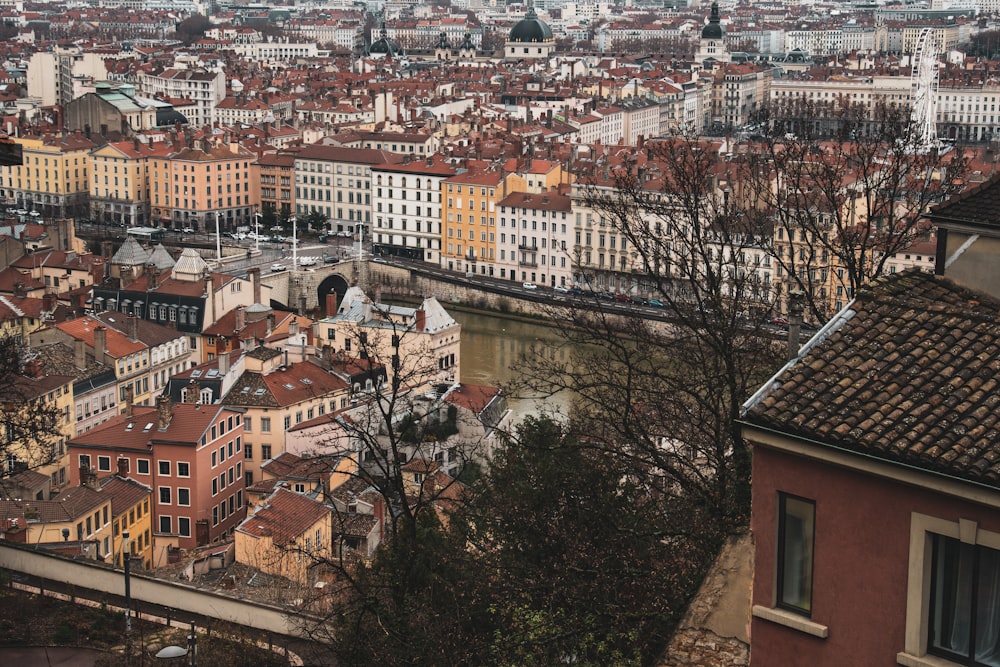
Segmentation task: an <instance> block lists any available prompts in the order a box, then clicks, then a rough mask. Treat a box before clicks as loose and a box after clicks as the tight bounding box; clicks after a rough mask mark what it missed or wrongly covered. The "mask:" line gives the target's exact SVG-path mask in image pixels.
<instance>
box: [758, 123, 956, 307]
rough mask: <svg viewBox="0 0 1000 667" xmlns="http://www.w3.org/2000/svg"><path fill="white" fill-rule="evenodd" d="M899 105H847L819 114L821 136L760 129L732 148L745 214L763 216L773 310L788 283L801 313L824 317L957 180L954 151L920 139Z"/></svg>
mask: <svg viewBox="0 0 1000 667" xmlns="http://www.w3.org/2000/svg"><path fill="white" fill-rule="evenodd" d="M908 114H909V112H908V111H907V110H905V109H897V108H889V107H884V106H880V107H876V108H875V109H874V110H873V111H872V113H867V112H866V111H865V110H864V109H862V108H858V107H853V106H848V107H844V108H843V109H842V112H841V113H838V114H836V115H835V116H833V117H832V118H831V117H828V119H829V120H832V121H833V122H834V124H833V125H832V126H831V129H832V131H833V136H832V137H831V138H830V139H827V140H824V141H818V140H815V139H812V138H811V137H809V136H802V137H799V136H791V135H787V134H786V135H785V136H778V135H776V133H775V132H774V130H771V131H767V130H765V137H764V139H763V140H762V141H761V142H759V143H754V144H752V145H751V146H750V147H749V150H747V151H745V152H744V153H743V154H742V155H741V156H740V159H741V160H744V161H745V162H746V163H747V173H748V174H752V175H753V179H752V180H751V181H750V187H751V188H752V190H753V192H754V195H755V197H756V198H757V206H756V207H755V208H754V210H753V211H751V212H750V214H753V215H757V216H760V217H762V218H766V219H767V220H770V222H771V223H772V224H773V234H772V244H773V246H772V248H771V251H770V254H771V257H772V259H773V261H774V262H775V263H776V264H777V266H778V272H779V274H780V276H781V277H782V278H783V279H782V280H779V281H776V282H777V286H778V288H779V289H780V290H781V291H780V293H779V294H778V295H777V296H778V301H779V307H780V308H781V309H782V310H786V309H787V305H786V301H787V295H788V293H789V291H792V290H798V291H801V292H803V293H804V294H805V295H806V306H807V308H808V313H809V315H810V317H811V319H814V320H815V321H816V322H825V321H826V320H827V319H828V318H829V317H830V316H832V315H833V313H834V312H835V311H836V310H837V309H838V305H837V304H838V303H839V304H840V305H841V306H842V305H843V304H846V303H847V301H848V300H849V298H850V296H851V295H853V294H854V293H855V292H856V291H857V290H858V289H859V288H860V287H863V286H865V285H867V284H869V283H871V282H872V281H873V280H875V279H877V278H878V277H879V276H881V275H883V274H884V273H885V271H886V262H887V261H888V260H890V259H891V258H892V257H893V256H895V255H897V254H899V253H902V252H904V251H906V250H907V249H908V248H910V247H911V246H912V245H913V244H914V243H916V242H918V241H920V240H924V239H927V238H929V236H930V234H931V231H932V229H931V225H930V223H929V221H928V220H927V218H926V216H927V213H928V212H929V210H930V208H931V207H932V206H934V205H936V204H938V203H940V202H942V201H944V200H946V199H948V198H950V197H951V196H952V195H954V194H956V193H958V192H959V191H961V190H962V189H963V188H964V187H965V182H966V179H965V174H966V172H967V170H968V159H967V158H966V156H965V154H964V152H963V151H961V150H956V149H951V147H950V146H945V145H933V146H926V145H923V142H924V140H923V138H922V137H921V135H920V132H919V127H918V124H917V123H915V122H913V121H912V120H911V119H910V118H909V115H908ZM781 125H782V123H781V121H780V118H779V119H775V123H774V126H777V127H780V126H781ZM758 224H759V225H760V226H765V225H766V224H767V223H766V222H765V221H764V220H763V219H762V220H761V221H760V222H759V223H758ZM838 288H840V291H842V292H843V297H842V298H840V299H839V300H838V299H837V296H836V292H837V290H838Z"/></svg>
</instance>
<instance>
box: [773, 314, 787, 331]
mask: <svg viewBox="0 0 1000 667" xmlns="http://www.w3.org/2000/svg"><path fill="white" fill-rule="evenodd" d="M771 324H773V325H774V326H776V327H782V328H787V327H788V320H786V319H785V318H784V317H779V316H778V315H775V316H774V317H772V318H771Z"/></svg>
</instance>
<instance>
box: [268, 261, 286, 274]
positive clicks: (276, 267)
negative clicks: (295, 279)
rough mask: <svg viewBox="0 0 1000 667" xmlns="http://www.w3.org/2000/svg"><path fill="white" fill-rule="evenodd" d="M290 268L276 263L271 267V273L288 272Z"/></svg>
mask: <svg viewBox="0 0 1000 667" xmlns="http://www.w3.org/2000/svg"><path fill="white" fill-rule="evenodd" d="M287 270H288V267H287V266H285V265H284V264H281V263H280V262H275V263H274V264H272V265H271V273H277V272H278V271H287Z"/></svg>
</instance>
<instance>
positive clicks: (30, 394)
mask: <svg viewBox="0 0 1000 667" xmlns="http://www.w3.org/2000/svg"><path fill="white" fill-rule="evenodd" d="M68 379H69V378H56V377H51V376H49V377H46V376H44V375H42V374H41V365H40V363H39V362H37V361H35V360H34V359H32V357H31V353H30V351H29V350H28V349H27V348H25V347H24V346H23V344H22V343H21V341H20V340H19V339H18V338H15V337H14V336H10V335H7V336H3V337H0V456H2V458H3V461H2V462H0V495H4V494H6V493H9V492H11V491H12V490H13V489H12V488H8V487H11V486H12V485H13V483H14V479H12V478H14V477H15V476H16V475H17V474H19V473H21V472H23V471H25V470H38V469H39V468H45V467H46V466H48V465H50V464H53V463H56V462H57V461H58V460H59V457H60V456H61V455H62V452H60V451H59V448H58V444H59V440H60V438H62V437H63V435H64V434H63V433H62V430H61V427H62V425H63V424H64V421H63V418H64V415H63V413H62V412H61V411H60V409H59V407H58V406H57V404H56V402H55V400H54V398H53V397H54V395H55V392H56V390H57V389H58V390H60V393H61V390H62V385H63V384H64V383H65V382H66V381H67V380H68Z"/></svg>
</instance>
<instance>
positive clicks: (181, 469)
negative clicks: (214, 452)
mask: <svg viewBox="0 0 1000 667" xmlns="http://www.w3.org/2000/svg"><path fill="white" fill-rule="evenodd" d="M177 476H178V477H190V476H191V464H190V463H185V462H184V461H180V462H178V463H177Z"/></svg>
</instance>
